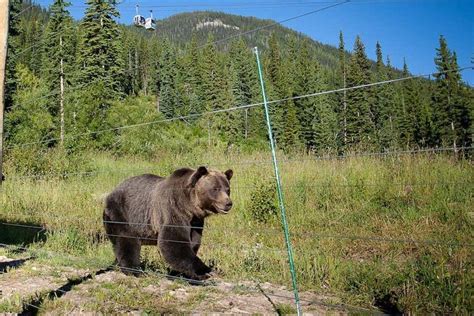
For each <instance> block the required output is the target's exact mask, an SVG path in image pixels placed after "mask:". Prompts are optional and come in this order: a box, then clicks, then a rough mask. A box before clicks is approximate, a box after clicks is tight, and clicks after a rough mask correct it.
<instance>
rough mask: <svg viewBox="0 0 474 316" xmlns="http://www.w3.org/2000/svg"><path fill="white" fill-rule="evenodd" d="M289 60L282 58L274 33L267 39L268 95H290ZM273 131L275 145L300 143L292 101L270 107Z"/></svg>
mask: <svg viewBox="0 0 474 316" xmlns="http://www.w3.org/2000/svg"><path fill="white" fill-rule="evenodd" d="M289 64H290V62H289V61H287V60H283V58H282V56H281V52H280V45H279V44H278V41H277V37H276V35H275V33H272V35H271V36H270V39H269V56H268V67H267V69H268V77H269V80H268V81H269V82H270V85H271V88H270V89H268V90H269V96H270V97H273V98H275V99H286V98H289V97H291V96H292V95H293V94H292V91H291V84H290V82H289V72H288V69H289V68H290V65H289ZM270 115H271V119H272V125H273V133H274V136H275V140H276V143H277V146H278V147H280V148H282V149H284V150H290V149H293V148H294V147H298V146H299V145H300V126H299V124H298V118H297V113H296V109H295V104H294V102H293V101H291V100H289V101H283V102H278V103H276V104H274V105H272V106H271V107H270Z"/></svg>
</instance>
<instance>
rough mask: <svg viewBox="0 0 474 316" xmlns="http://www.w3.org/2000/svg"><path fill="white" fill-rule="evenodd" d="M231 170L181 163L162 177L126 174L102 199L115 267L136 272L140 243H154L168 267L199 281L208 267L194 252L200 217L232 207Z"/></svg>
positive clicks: (204, 275) (126, 271) (196, 245)
mask: <svg viewBox="0 0 474 316" xmlns="http://www.w3.org/2000/svg"><path fill="white" fill-rule="evenodd" d="M232 175H233V172H232V170H230V169H229V170H227V171H226V172H224V173H222V172H219V171H215V170H208V169H207V168H206V167H199V168H198V169H197V170H193V169H189V168H183V169H179V170H176V171H174V172H173V173H172V174H171V175H170V176H169V177H167V178H163V177H160V176H156V175H153V174H144V175H141V176H136V177H132V178H129V179H127V180H125V181H124V182H122V183H121V184H120V185H119V186H118V187H117V188H115V190H114V191H113V192H112V193H110V194H109V195H108V196H107V197H106V200H105V209H104V213H103V220H104V226H105V231H106V232H107V235H108V237H109V239H110V241H111V242H112V245H113V250H114V253H115V258H116V260H117V264H118V266H119V267H120V268H121V269H122V271H123V272H124V273H126V274H135V275H137V273H136V272H137V270H136V269H137V267H139V265H140V248H141V246H142V245H157V246H158V248H159V250H160V252H161V254H162V256H163V258H164V259H165V261H166V262H167V263H168V264H169V265H170V267H171V268H172V269H173V270H174V271H176V272H179V273H182V274H184V275H186V276H187V277H189V278H193V279H197V280H204V279H207V278H208V277H209V276H210V272H211V268H209V267H208V266H207V265H206V264H204V262H202V260H201V259H200V258H199V257H198V256H197V253H198V250H199V246H200V244H201V237H202V233H203V227H204V219H205V218H206V217H208V216H209V215H212V214H218V213H221V214H227V213H228V212H229V211H230V209H231V208H232V201H231V199H230V179H231V178H232Z"/></svg>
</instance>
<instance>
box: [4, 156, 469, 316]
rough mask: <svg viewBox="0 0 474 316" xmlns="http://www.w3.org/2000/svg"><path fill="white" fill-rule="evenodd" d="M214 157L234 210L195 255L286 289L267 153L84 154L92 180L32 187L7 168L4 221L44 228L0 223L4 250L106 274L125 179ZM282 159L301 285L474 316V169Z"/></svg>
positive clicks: (152, 257)
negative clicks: (106, 202) (19, 247)
mask: <svg viewBox="0 0 474 316" xmlns="http://www.w3.org/2000/svg"><path fill="white" fill-rule="evenodd" d="M209 157H213V159H212V163H211V164H210V166H211V168H215V169H221V170H225V169H227V168H232V169H233V170H234V178H233V180H232V196H233V200H234V208H233V210H232V211H231V213H230V214H229V215H226V216H215V217H213V218H211V219H210V220H209V221H208V223H207V227H206V229H205V232H204V235H205V236H204V240H203V245H202V248H201V249H202V254H201V255H202V256H203V258H204V259H205V261H207V262H209V263H210V264H212V265H214V266H215V267H216V268H218V269H219V271H220V273H221V275H223V277H224V278H225V279H229V280H241V279H248V280H260V281H268V282H272V283H276V284H284V285H288V286H289V285H290V284H291V283H290V273H289V269H288V263H287V256H286V250H285V247H284V239H283V234H282V231H281V225H280V218H279V213H278V212H277V208H276V207H275V205H276V202H275V191H274V184H273V182H272V179H273V171H272V166H271V164H270V160H269V159H270V156H269V154H268V152H264V153H263V152H262V153H254V154H240V153H231V154H229V155H222V154H221V155H213V154H210V153H207V154H202V155H197V156H195V157H192V156H191V155H183V156H179V155H177V156H171V155H169V156H166V157H159V158H156V159H155V161H153V160H147V161H145V160H143V159H139V158H133V157H121V158H116V157H113V156H111V155H110V154H107V153H90V154H87V155H85V156H83V157H82V158H81V159H82V161H85V162H86V164H87V168H85V170H87V171H90V173H84V174H78V175H70V176H68V177H61V178H60V177H54V176H45V177H42V178H37V179H31V178H28V177H23V176H22V175H21V174H15V171H14V170H13V167H12V166H13V163H12V162H11V161H9V162H8V163H7V170H6V173H7V175H8V181H6V182H5V183H4V185H3V187H2V189H1V190H2V191H1V196H0V222H7V223H20V224H26V225H41V226H44V227H45V228H46V231H45V232H42V233H41V234H40V235H36V233H37V232H36V231H35V229H34V228H17V227H12V226H5V225H2V228H1V231H0V239H1V242H4V243H16V244H19V243H23V244H27V246H28V247H31V248H32V249H42V250H47V251H52V252H57V253H59V254H60V255H57V256H56V255H52V256H43V257H42V258H41V260H43V261H44V262H45V263H48V264H58V265H75V266H79V267H89V268H90V267H94V268H100V267H104V266H106V265H108V264H110V263H112V261H113V254H112V251H111V247H110V244H109V242H108V241H107V240H106V237H105V236H104V231H103V228H102V223H101V213H102V199H103V196H104V194H106V193H107V192H110V191H111V190H112V189H113V188H114V186H116V185H117V184H118V183H119V182H121V181H122V180H123V179H125V178H127V177H129V176H132V175H137V174H141V173H144V172H152V173H156V174H160V175H168V174H169V173H170V172H171V171H173V170H174V169H176V168H178V167H180V166H193V167H196V166H197V163H198V162H199V161H210V160H211V159H209ZM215 157H219V158H217V159H216V158H215ZM281 160H282V161H281V165H280V168H281V173H282V180H283V185H284V195H285V199H286V206H287V213H288V219H289V225H290V232H291V238H292V242H293V246H294V252H295V264H296V270H297V275H298V282H299V286H300V288H301V289H303V290H314V291H317V292H321V293H329V294H332V295H334V296H335V297H338V298H339V299H340V302H346V303H350V304H353V305H358V306H364V307H368V306H373V305H376V306H379V307H382V308H384V309H385V310H387V311H404V312H408V311H410V312H435V313H453V312H454V313H461V314H470V313H472V312H473V311H474V306H473V304H474V303H473V301H472V294H473V288H474V280H473V275H474V274H473V266H472V263H473V252H472V250H473V247H474V242H473V241H474V238H473V237H474V233H473V232H474V230H473V226H474V225H473V224H474V212H473V205H474V204H473V193H474V168H473V166H472V162H471V161H468V160H459V159H454V158H453V156H451V155H448V154H436V155H435V154H417V155H401V156H387V157H370V156H366V157H363V156H362V157H352V158H345V159H319V160H315V159H312V158H311V157H309V156H304V155H297V156H295V155H293V156H291V157H285V156H283V155H281ZM96 171H97V172H96ZM35 236H36V239H35V240H34V242H32V241H33V239H34V238H33V237H35ZM27 239H30V240H27ZM143 250H144V251H143V253H142V257H143V258H142V259H143V261H144V265H145V266H146V268H147V269H152V270H154V271H159V272H164V273H166V271H167V270H166V266H165V265H164V264H163V261H162V260H161V258H160V256H159V254H158V253H157V251H156V248H154V247H144V249H143ZM69 256H76V257H77V256H78V257H81V258H82V259H81V260H72V259H70V258H69ZM335 303H337V302H335Z"/></svg>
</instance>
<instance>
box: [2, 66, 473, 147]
mask: <svg viewBox="0 0 474 316" xmlns="http://www.w3.org/2000/svg"><path fill="white" fill-rule="evenodd" d="M473 69H474V66H468V67H462V68H460V69H451V70H446V71H440V72H434V73H430V74H422V75H413V76H407V77H402V78H397V79H391V80H384V81H378V82H373V83H368V84H362V85H357V86H352V87H346V88H339V89H333V90H326V91H320V92H314V93H309V94H305V95H299V96H294V97H289V98H283V99H278V100H273V101H268V102H267V103H268V104H270V105H273V104H276V103H282V102H286V101H290V100H298V99H303V98H310V97H316V96H320V95H326V94H331V93H338V92H343V91H350V90H356V89H364V88H369V87H374V86H379V85H384V84H389V83H395V82H401V81H405V80H412V79H417V78H423V77H428V76H432V75H439V74H445V73H450V72H462V71H465V70H473ZM262 105H263V102H258V103H252V104H247V105H241V106H234V107H230V108H226V109H218V110H211V111H206V112H202V113H193V114H188V115H181V116H176V117H172V118H167V119H161V120H155V121H150V122H144V123H137V124H130V125H123V126H119V127H112V128H106V129H102V130H97V131H88V132H84V133H78V134H69V135H66V136H65V139H74V138H77V137H81V136H88V135H98V134H101V133H105V132H113V131H120V130H124V129H129V128H136V127H143V126H148V125H154V124H159V123H167V122H173V121H178V120H183V119H187V118H196V117H201V116H205V115H210V114H217V113H224V112H230V111H236V110H243V109H249V108H253V107H257V106H262ZM59 139H60V138H59V137H53V138H49V139H46V140H42V141H35V142H29V143H23V144H15V145H10V146H7V147H6V148H5V149H12V148H17V147H26V146H31V145H36V144H44V143H49V142H53V141H58V140H59Z"/></svg>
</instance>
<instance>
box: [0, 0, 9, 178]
mask: <svg viewBox="0 0 474 316" xmlns="http://www.w3.org/2000/svg"><path fill="white" fill-rule="evenodd" d="M8 6H9V3H8V0H0V185H1V184H2V181H3V112H4V111H5V71H6V65H7V47H8V46H7V43H8V42H7V39H8V11H9V7H8Z"/></svg>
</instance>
